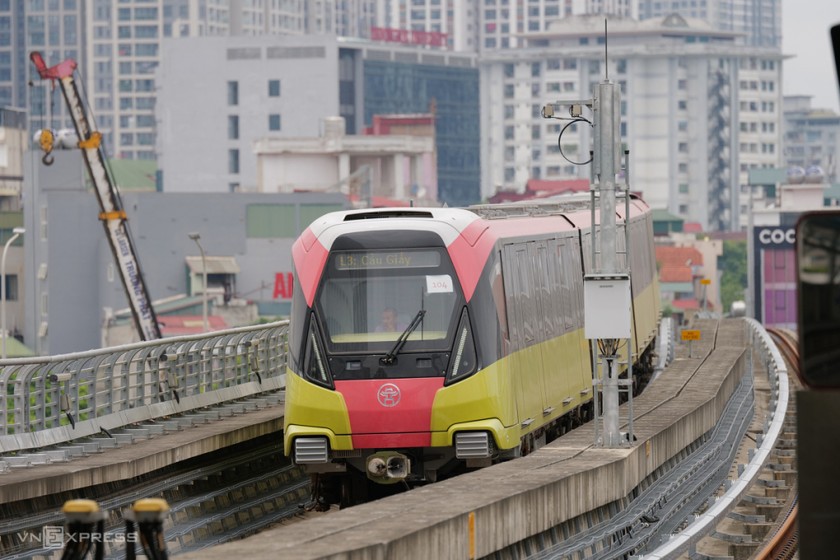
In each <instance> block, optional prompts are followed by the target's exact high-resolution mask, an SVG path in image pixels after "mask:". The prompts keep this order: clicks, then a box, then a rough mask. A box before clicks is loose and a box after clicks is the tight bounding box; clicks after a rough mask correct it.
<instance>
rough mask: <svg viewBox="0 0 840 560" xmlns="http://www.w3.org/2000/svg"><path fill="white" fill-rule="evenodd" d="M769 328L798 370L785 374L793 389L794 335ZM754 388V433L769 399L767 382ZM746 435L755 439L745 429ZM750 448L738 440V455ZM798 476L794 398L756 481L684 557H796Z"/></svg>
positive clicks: (698, 559)
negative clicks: (739, 446) (777, 437)
mask: <svg viewBox="0 0 840 560" xmlns="http://www.w3.org/2000/svg"><path fill="white" fill-rule="evenodd" d="M767 332H768V334H769V335H770V336H771V338H772V339H773V342H774V343H775V344H776V346H777V348H778V349H779V352H780V353H781V355H782V357H783V358H784V360H785V362H786V364H787V368H788V372H790V373H792V374H796V375H789V382H790V389H791V392H793V391H794V390H795V389H797V388H799V386H800V385H799V383H798V381H797V379H798V370H799V357H798V350H797V344H796V336H795V335H794V333H792V332H790V331H787V330H783V329H775V328H768V329H767ZM756 391H757V395H758V402H759V406H758V407H757V410H756V419H755V422H754V425H753V426H752V427H751V428H750V432H752V433H756V432H758V431H760V430H759V426H760V424H761V423H762V422H763V413H764V410H765V409H766V407H767V405H769V404H770V403H769V402H768V392H767V389H766V387H762V386H761V385H760V384H757V387H756ZM762 403H763V404H762ZM748 437H749V438H751V439H753V440H754V439H755V437H754V436H751V435H749V433H748ZM744 443H749V442H746V441H745V442H744ZM749 447H750V446H749V445H746V446H745V445H742V449H741V450H740V451H739V458H744V457H746V456H747V455H748V451H747V449H748V448H749ZM739 462H740V459H739ZM733 474H734V473H733ZM796 480H797V471H796V403H795V399H790V400H789V401H788V406H787V411H786V415H785V422H784V429H783V432H782V434H781V435H780V437H779V439H778V441H777V443H776V446H775V448H774V450H773V452H772V454H771V456H770V459H769V460H768V462H767V464H766V465H765V467H764V469H763V471H762V473H761V474H760V475H759V477H758V479H757V481H756V483H755V484H753V486H752V487H750V488H749V490H748V491H747V494H746V495H745V496H744V498H743V499H742V500H741V501H740V502H739V503H738V504H737V505H736V506H735V507H734V508H733V509H732V510H731V511H730V513H729V514H728V516H727V518H726V519H725V520H724V521H722V522H721V523H720V524H719V525H718V526H717V528H716V529H715V530H714V531H713V532H712V534H711V535H710V536H709V537H707V538H705V539H703V540H702V541H701V542H700V543H698V545H697V549H696V551H695V552H694V553H692V554H690V555H688V557H689V558H690V559H691V560H708V559H717V558H747V557H750V558H754V559H756V560H782V559H790V558H794V557H795V555H796V552H797V550H798V546H797V531H796V515H797V496H798V493H797V486H796Z"/></svg>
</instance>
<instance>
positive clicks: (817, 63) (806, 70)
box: [782, 0, 840, 113]
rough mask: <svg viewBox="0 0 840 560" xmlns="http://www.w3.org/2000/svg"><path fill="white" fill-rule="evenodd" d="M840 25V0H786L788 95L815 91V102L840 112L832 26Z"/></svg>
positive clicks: (784, 40)
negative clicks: (793, 56) (789, 56)
mask: <svg viewBox="0 0 840 560" xmlns="http://www.w3.org/2000/svg"><path fill="white" fill-rule="evenodd" d="M833 25H840V0H782V52H784V54H785V55H796V57H795V58H792V59H789V60H786V61H785V63H784V67H783V72H784V74H783V80H784V85H783V91H784V94H785V95H813V96H814V97H813V99H812V100H811V106H812V107H814V108H826V109H833V110H834V111H835V112H838V113H840V87H838V84H837V81H838V80H837V74H836V72H835V70H834V54H833V51H832V48H831V36H830V34H829V33H830V31H829V29H830V28H831V27H832V26H833Z"/></svg>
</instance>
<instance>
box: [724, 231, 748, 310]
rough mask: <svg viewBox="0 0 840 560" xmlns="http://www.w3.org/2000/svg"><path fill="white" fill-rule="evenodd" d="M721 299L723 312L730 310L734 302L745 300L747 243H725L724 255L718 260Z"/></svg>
mask: <svg viewBox="0 0 840 560" xmlns="http://www.w3.org/2000/svg"><path fill="white" fill-rule="evenodd" d="M718 270H720V271H721V272H722V273H723V274H722V276H721V279H720V299H721V303H722V304H723V312H724V313H725V312H727V311H729V309H730V306H731V305H732V302H733V301H738V300H743V299H744V298H745V297H746V293H745V290H746V289H747V242H746V241H724V242H723V255H721V256H720V257H719V258H718Z"/></svg>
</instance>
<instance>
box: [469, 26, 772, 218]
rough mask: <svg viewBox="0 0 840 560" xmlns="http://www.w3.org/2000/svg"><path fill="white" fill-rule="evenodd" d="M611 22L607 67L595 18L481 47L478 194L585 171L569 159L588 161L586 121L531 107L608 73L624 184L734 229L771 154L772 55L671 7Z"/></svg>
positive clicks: (677, 210)
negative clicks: (498, 47)
mask: <svg viewBox="0 0 840 560" xmlns="http://www.w3.org/2000/svg"><path fill="white" fill-rule="evenodd" d="M609 26H610V29H611V30H612V31H614V36H611V37H610V41H609V63H608V66H607V67H605V65H604V54H605V53H604V36H603V18H602V17H600V16H574V17H569V18H565V19H564V20H561V21H558V22H556V23H554V24H553V25H552V26H551V27H550V28H549V30H548V31H546V32H542V33H533V34H527V35H525V39H526V40H527V41H528V46H527V47H525V48H520V49H517V50H515V51H514V50H507V51H498V52H496V53H493V54H490V53H485V54H484V55H483V57H482V76H481V79H482V84H481V96H482V98H481V106H482V119H481V120H482V124H483V126H484V128H483V134H482V150H481V160H482V162H483V165H482V185H483V187H484V189H485V190H484V191H483V195H484V196H485V197H486V196H489V195H492V194H493V191H494V190H495V189H498V188H508V189H509V188H515V189H521V188H523V187H524V185H525V183H526V181H527V180H528V179H530V178H536V179H562V178H569V177H573V176H578V177H589V173H590V166H586V165H577V164H582V163H584V162H587V161H588V160H589V158H590V156H589V149H590V146H591V143H592V132H591V126H590V125H589V124H588V123H586V122H576V123H571V122H570V121H568V120H567V121H557V120H547V119H544V118H542V116H541V109H542V107H543V105H545V104H546V103H548V102H556V101H563V100H580V99H588V98H591V97H592V95H593V88H594V87H595V86H596V85H597V84H598V83H599V82H600V81H602V80H604V79H605V78H606V77H609V79H610V80H611V81H613V82H615V83H617V84H618V86H619V87H620V88H621V92H622V95H621V107H620V113H621V124H620V132H621V136H622V140H623V141H624V142H625V143H626V145H627V147H628V148H629V149H630V151H631V153H630V177H631V188H632V189H633V190H634V191H641V192H642V193H643V195H644V196H645V198H646V200H647V201H648V202H649V203H650V204H651V205H652V206H654V207H656V208H667V209H668V210H669V211H670V212H671V213H673V214H676V215H679V216H681V217H683V218H684V219H686V220H690V221H696V222H700V223H701V224H703V225H704V227H707V228H710V229H715V230H719V229H721V230H722V229H738V228H739V227H740V224H741V218H740V212H739V206H738V197H739V192H740V185H746V184H747V170H748V169H749V168H750V167H753V166H767V167H774V166H776V165H778V162H779V161H780V153H781V152H780V144H781V130H780V128H779V127H778V126H777V125H775V124H774V123H777V122H778V120H779V116H780V111H781V87H780V84H781V58H782V57H781V53H779V52H778V50H777V49H767V48H765V49H761V48H756V47H741V48H736V47H735V41H736V39H737V38H738V37H739V34H737V33H734V32H730V31H717V30H715V29H713V28H712V27H711V26H710V25H709V24H708V23H705V22H703V21H700V20H695V19H690V18H683V17H681V16H679V15H675V14H672V15H670V16H667V17H665V18H661V19H657V20H648V21H642V22H640V21H636V20H633V19H628V18H622V19H618V18H612V19H611V20H610V25H609ZM753 82H755V87H754V88H753V85H754V84H753ZM561 116H566V115H561ZM745 122H746V123H749V124H748V125H747V129H746V130H744V129H743V123H745ZM752 123H755V124H754V126H753V124H752ZM567 125H568V127H567ZM561 132H562V136H561V135H560V134H561ZM745 145H746V146H745ZM744 148H746V150H745V149H744ZM744 223H746V222H744Z"/></svg>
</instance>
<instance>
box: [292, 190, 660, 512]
mask: <svg viewBox="0 0 840 560" xmlns="http://www.w3.org/2000/svg"><path fill="white" fill-rule="evenodd" d="M626 206H628V207H629V216H626V215H625V214H627V211H626ZM589 207H590V204H589V196H586V197H585V198H583V197H572V198H568V199H564V200H561V201H559V202H558V201H551V202H544V203H529V204H522V203H515V204H509V205H482V206H474V207H469V208H465V209H455V208H413V207H412V208H383V209H365V210H350V211H343V212H334V213H330V214H326V215H324V216H322V217H321V218H319V219H317V220H316V221H315V222H314V223H312V225H311V226H309V228H308V229H307V230H306V231H304V232H303V234H302V235H301V236H300V238H299V239H298V240H297V241H296V242H295V244H294V246H293V248H292V257H293V261H294V267H295V274H296V282H295V286H294V294H293V300H292V316H291V326H290V333H289V339H288V345H289V365H288V372H287V376H286V408H285V420H284V450H285V454H286V455H287V456H291V457H292V459H293V461H294V462H295V463H296V464H298V465H302V466H305V468H306V470H307V471H308V472H309V473H312V475H313V483H314V488H313V490H314V492H315V493H316V495H317V496H318V499H319V501H320V503H321V504H322V506H324V505H326V506H328V505H329V504H336V503H337V504H340V505H342V506H347V505H352V504H354V503H359V502H362V501H365V500H366V499H369V498H371V497H376V496H378V495H380V493H382V492H385V493H387V491H388V489H391V490H392V491H393V489H394V488H404V487H411V486H415V485H418V484H422V483H425V482H434V481H436V480H437V479H439V478H442V477H444V476H448V475H450V474H456V473H458V472H462V471H464V470H466V469H469V468H476V467H483V466H487V465H490V464H492V463H495V462H498V461H502V460H506V459H511V458H514V457H518V456H520V455H524V454H527V453H529V452H530V451H532V450H534V449H536V448H538V447H540V446H541V445H544V444H545V443H546V442H547V441H551V440H552V439H554V438H555V437H558V436H559V435H561V434H562V433H564V432H565V431H566V430H568V429H570V428H571V427H573V426H574V425H577V424H579V423H580V422H582V421H585V420H586V419H588V418H590V417H591V416H592V412H593V388H592V387H593V384H592V352H591V350H590V344H589V341H588V340H587V339H586V338H585V336H584V312H583V304H584V288H583V276H584V274H585V273H587V272H589V271H590V270H591V269H592V263H591V261H592V250H591V248H592V245H591V243H592V235H591V233H592V232H591V229H592V228H591V222H592V214H591V211H590V210H589ZM596 215H597V213H596ZM596 220H597V218H596ZM616 223H617V226H618V235H617V249H618V252H619V253H622V254H620V255H619V257H618V259H619V265H620V266H621V267H625V268H626V259H627V258H629V259H630V267H629V268H630V270H631V274H632V279H631V294H632V322H633V325H632V339H631V346H632V355H633V356H634V362H635V365H634V366H633V368H632V371H633V377H634V381H635V380H636V379H638V378H641V377H642V376H644V375H645V374H649V373H650V371H651V370H652V367H651V362H652V359H651V355H652V351H653V348H654V339H655V336H656V333H657V325H658V322H659V316H660V304H659V286H658V282H657V277H656V264H655V258H654V248H653V223H652V215H651V211H650V208H649V207H648V206H647V205H646V204H645V203H644V202H643V201H642V200H641V199H638V198H635V197H633V198H632V199H631V200H630V201H629V204H627V205H625V202H623V201H622V202H620V203H619V204H617V206H616ZM628 227H629V230H625V228H628ZM625 233H626V234H627V236H628V237H627V238H628V239H629V243H630V247H631V250H630V251H629V252H625V251H624V249H625V245H626V242H625ZM626 374H627V371H626V368H625V371H624V375H625V376H626Z"/></svg>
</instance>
